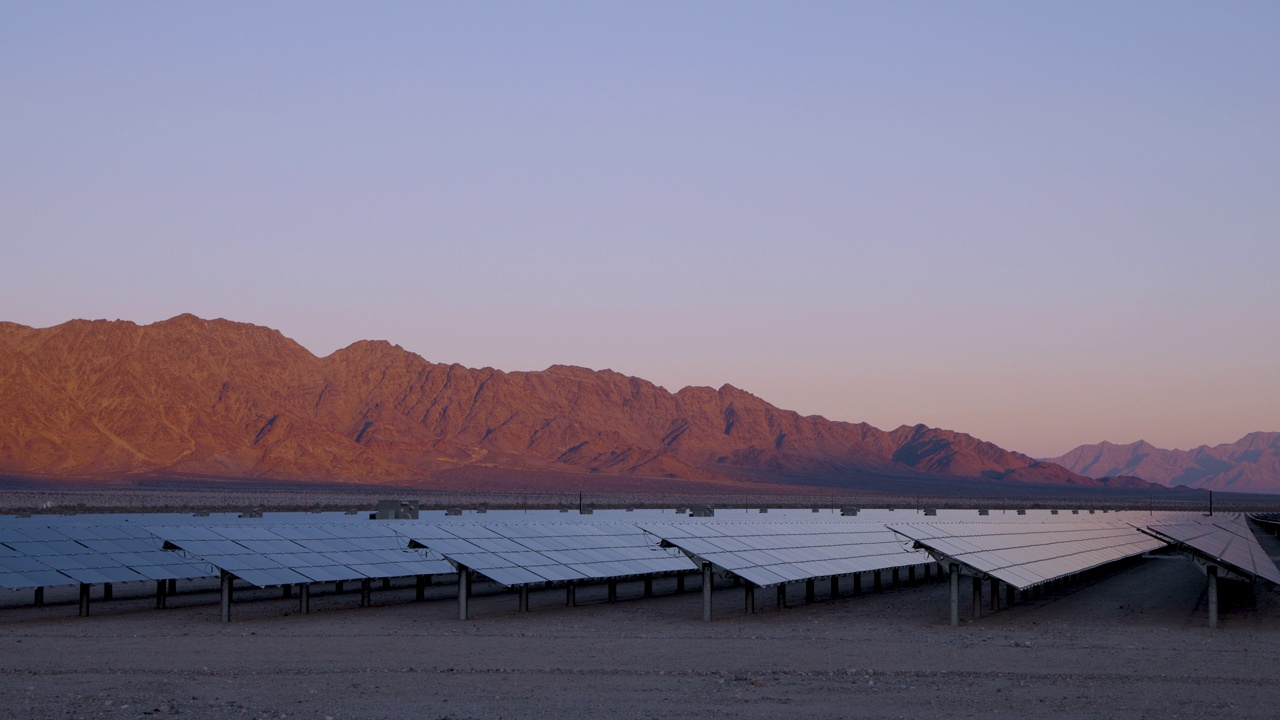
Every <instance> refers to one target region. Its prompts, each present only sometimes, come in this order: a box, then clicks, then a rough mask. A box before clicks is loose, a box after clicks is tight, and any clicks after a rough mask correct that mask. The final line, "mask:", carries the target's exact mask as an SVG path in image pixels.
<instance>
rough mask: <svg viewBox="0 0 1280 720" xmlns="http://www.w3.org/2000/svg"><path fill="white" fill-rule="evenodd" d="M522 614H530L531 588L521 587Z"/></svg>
mask: <svg viewBox="0 0 1280 720" xmlns="http://www.w3.org/2000/svg"><path fill="white" fill-rule="evenodd" d="M519 611H520V612H529V586H528V585H521V586H520V610H519Z"/></svg>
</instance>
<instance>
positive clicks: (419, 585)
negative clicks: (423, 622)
mask: <svg viewBox="0 0 1280 720" xmlns="http://www.w3.org/2000/svg"><path fill="white" fill-rule="evenodd" d="M413 599H414V601H415V602H422V601H423V600H426V599H427V576H426V575H415V576H414V577H413Z"/></svg>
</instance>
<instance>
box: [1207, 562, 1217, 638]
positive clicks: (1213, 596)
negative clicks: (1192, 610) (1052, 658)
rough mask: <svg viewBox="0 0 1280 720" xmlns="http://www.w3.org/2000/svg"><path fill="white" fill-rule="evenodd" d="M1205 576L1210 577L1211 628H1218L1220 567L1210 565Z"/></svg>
mask: <svg viewBox="0 0 1280 720" xmlns="http://www.w3.org/2000/svg"><path fill="white" fill-rule="evenodd" d="M1205 574H1206V575H1208V577H1209V580H1208V582H1209V588H1208V589H1209V627H1210V628H1213V629H1215V630H1216V629H1217V628H1218V566H1217V565H1210V566H1209V567H1207V568H1205Z"/></svg>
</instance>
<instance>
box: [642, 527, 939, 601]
mask: <svg viewBox="0 0 1280 720" xmlns="http://www.w3.org/2000/svg"><path fill="white" fill-rule="evenodd" d="M642 527H644V529H645V530H647V531H649V532H651V533H653V534H654V535H656V536H658V537H660V538H662V539H663V540H664V541H666V542H667V543H669V544H671V545H673V546H675V547H677V548H680V549H681V550H683V551H684V552H686V553H688V554H689V555H691V556H693V557H696V558H699V559H700V560H702V561H705V562H709V563H711V564H712V565H714V566H716V567H719V568H722V569H724V570H728V571H730V572H732V573H734V574H735V575H737V576H739V577H741V578H743V579H745V580H749V581H751V582H752V583H754V584H756V585H760V586H768V585H777V584H779V583H784V582H794V581H796V580H807V579H809V578H819V577H828V576H834V575H845V574H849V573H860V572H870V571H873V570H885V569H889V568H895V567H903V566H907V565H918V564H921V563H927V562H930V558H929V555H928V554H927V553H925V552H922V551H919V550H911V549H908V548H905V547H904V546H903V543H902V541H901V539H900V538H898V536H896V535H895V534H894V533H892V532H890V531H889V530H888V529H887V528H885V526H884V525H883V524H881V523H872V522H865V523H863V522H769V521H763V522H761V521H707V522H675V523H645V524H644V525H643V526H642Z"/></svg>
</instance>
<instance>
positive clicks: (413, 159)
mask: <svg viewBox="0 0 1280 720" xmlns="http://www.w3.org/2000/svg"><path fill="white" fill-rule="evenodd" d="M1277 37H1280V3H1275V2H1271V1H1268V2H1259V3H1249V2H1233V3H1204V2H1196V3H1180V2H1169V1H1164V0H1161V1H1160V2H1122V3H1116V2H1100V3H1089V2H1036V3H1027V2H1007V3H990V2H964V3H959V2H943V3H936V4H935V3H923V2H912V3H887V2H869V3H865V4H860V3H851V2H837V3H795V2H787V3H782V2H779V3H746V2H726V3H712V2H696V3H663V2H643V3H628V4H623V3H600V2H595V1H594V0H593V1H592V2H584V3H571V4H560V3H546V2H544V3H512V4H506V3H483V2H475V3H472V2H467V3H454V4H444V3H416V2H415V3H354V2H352V3H318V2H305V3H297V4H290V3H265V4H264V3H260V2H248V3H232V2H218V3H202V4H195V3H168V2H157V3H143V4H135V3H126V2H114V3H89V2H84V3H44V2H34V3H33V2H16V1H13V0H7V1H5V0H0V98H3V100H2V101H0V168H2V170H0V249H2V250H3V256H2V258H3V259H2V261H0V319H5V320H11V321H15V322H20V323H24V324H28V325H35V326H48V325H54V324H57V323H60V322H64V321H66V320H68V319H71V318H81V317H82V318H110V319H115V318H122V319H127V320H133V321H136V322H140V323H147V322H153V321H156V320H160V319H163V318H167V317H170V316H173V315H176V314H179V313H182V312H193V313H195V314H197V315H201V316H203V317H226V318H229V319H233V320H239V321H244V322H252V323H257V324H262V325H268V326H271V327H274V328H277V329H279V330H281V331H282V332H284V333H285V334H286V335H288V336H290V337H292V338H294V339H296V340H298V341H299V342H301V343H302V344H303V345H305V346H306V347H308V348H309V349H311V350H312V351H313V352H315V353H317V354H320V355H324V354H328V353H329V352H332V351H333V350H335V349H337V348H338V347H341V346H344V345H346V344H349V343H351V342H353V341H356V340H360V339H364V338H375V339H386V340H390V341H392V342H394V343H397V344H399V345H401V346H403V347H405V348H407V349H409V350H412V351H414V352H417V353H419V354H421V355H422V356H424V357H425V358H427V359H428V360H432V361H436V362H460V363H463V364H465V365H470V366H493V367H497V368H501V369H503V370H535V369H542V368H544V367H546V366H547V365H550V364H553V363H567V364H574V365H584V366H587V367H593V368H612V369H614V370H617V371H619V372H624V373H627V374H631V375H638V376H640V377H644V378H647V379H649V380H652V381H654V382H657V383H658V384H660V385H663V386H665V387H667V388H668V389H671V390H673V391H674V390H677V389H679V388H681V387H683V386H685V385H713V386H718V385H720V384H723V383H726V382H727V383H732V384H733V385H736V386H738V387H742V388H744V389H747V390H750V391H751V392H754V393H755V394H757V395H760V396H761V397H763V398H765V399H766V400H769V401H770V402H773V403H775V404H777V405H779V406H782V407H785V408H789V409H793V410H797V411H800V412H802V413H806V414H810V413H817V414H822V415H825V416H827V417H829V418H833V419H839V420H850V421H866V422H869V423H871V424H873V425H876V426H878V427H882V428H886V429H888V428H892V427H896V426H897V425H900V424H903V423H917V422H923V423H926V424H929V425H933V426H940V427H946V428H951V429H955V430H961V431H964V432H969V433H972V434H974V435H976V436H978V437H981V438H983V439H986V440H991V441H993V442H995V443H997V444H1000V445H1002V446H1004V447H1007V448H1010V449H1015V450H1020V451H1023V452H1027V453H1030V454H1033V455H1038V456H1043V455H1056V454H1059V453H1062V452H1065V451H1067V450H1069V449H1071V448H1072V447H1074V446H1076V445H1078V444H1081V443H1086V442H1097V441H1100V440H1104V439H1105V440H1111V441H1115V442H1131V441H1134V440H1137V439H1139V438H1142V439H1146V440H1148V441H1150V442H1152V443H1155V444H1156V445H1159V446H1162V447H1179V448H1187V447H1190V446H1194V445H1199V444H1203V443H1207V444H1217V443H1222V442H1229V441H1232V440H1235V439H1236V438H1238V437H1239V436H1241V435H1243V434H1245V433H1246V432H1249V431H1252V430H1280V82H1278V81H1277V69H1278V68H1280V42H1277V40H1276V38H1277Z"/></svg>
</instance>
